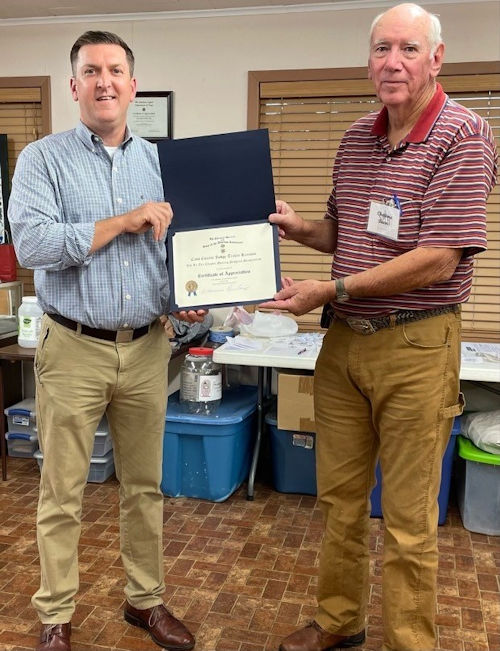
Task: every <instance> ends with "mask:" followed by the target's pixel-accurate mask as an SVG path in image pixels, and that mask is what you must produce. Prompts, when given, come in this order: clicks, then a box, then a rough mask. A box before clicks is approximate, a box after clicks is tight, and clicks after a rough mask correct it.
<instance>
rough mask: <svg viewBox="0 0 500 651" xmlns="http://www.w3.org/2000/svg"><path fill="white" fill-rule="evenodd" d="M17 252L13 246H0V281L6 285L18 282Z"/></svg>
mask: <svg viewBox="0 0 500 651" xmlns="http://www.w3.org/2000/svg"><path fill="white" fill-rule="evenodd" d="M16 278H17V269H16V252H15V251H14V245H13V244H0V280H1V281H2V282H4V283H7V282H10V281H11V280H16Z"/></svg>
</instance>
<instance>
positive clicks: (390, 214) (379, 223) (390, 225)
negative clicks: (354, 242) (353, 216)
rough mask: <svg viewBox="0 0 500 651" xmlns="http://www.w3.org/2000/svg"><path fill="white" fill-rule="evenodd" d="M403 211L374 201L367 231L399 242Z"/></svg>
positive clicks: (371, 205) (371, 204)
mask: <svg viewBox="0 0 500 651" xmlns="http://www.w3.org/2000/svg"><path fill="white" fill-rule="evenodd" d="M400 215H401V210H400V209H399V208H395V207H393V206H388V205H386V204H385V203H378V202H377V201H372V202H371V203H370V214H369V216H368V226H367V229H366V230H367V231H368V232H369V233H375V234H376V235H383V236H384V237H387V238H389V239H390V240H397V239H398V233H399V217H400Z"/></svg>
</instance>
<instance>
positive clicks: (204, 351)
mask: <svg viewBox="0 0 500 651" xmlns="http://www.w3.org/2000/svg"><path fill="white" fill-rule="evenodd" d="M213 353H214V351H213V348H207V347H205V346H198V347H193V348H190V349H189V354H190V355H199V356H200V357H201V356H206V355H213Z"/></svg>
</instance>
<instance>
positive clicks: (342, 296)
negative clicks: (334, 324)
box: [335, 278, 351, 303]
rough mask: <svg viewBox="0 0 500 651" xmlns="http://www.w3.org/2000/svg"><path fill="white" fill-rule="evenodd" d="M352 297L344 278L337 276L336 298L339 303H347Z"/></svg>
mask: <svg viewBox="0 0 500 651" xmlns="http://www.w3.org/2000/svg"><path fill="white" fill-rule="evenodd" d="M350 298H351V297H350V296H349V294H348V293H347V290H346V288H345V287H344V279H343V278H336V280H335V300H336V301H337V303H346V302H347V301H348V300H349V299H350Z"/></svg>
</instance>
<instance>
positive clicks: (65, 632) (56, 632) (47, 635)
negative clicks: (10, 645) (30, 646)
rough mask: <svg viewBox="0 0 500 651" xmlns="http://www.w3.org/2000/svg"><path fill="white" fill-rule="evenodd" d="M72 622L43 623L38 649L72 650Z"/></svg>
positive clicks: (47, 650)
mask: <svg viewBox="0 0 500 651" xmlns="http://www.w3.org/2000/svg"><path fill="white" fill-rule="evenodd" d="M70 635H71V623H68V624H42V630H41V631H40V643H39V644H38V646H37V647H36V651H71V643H70V641H69V638H70Z"/></svg>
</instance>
